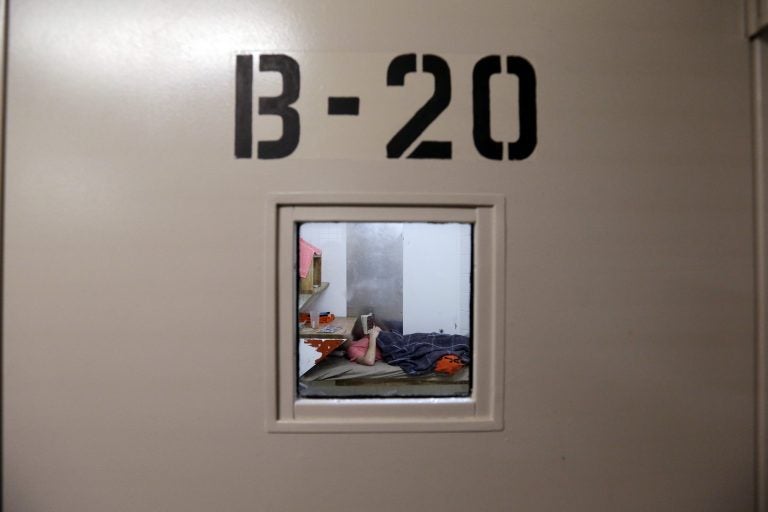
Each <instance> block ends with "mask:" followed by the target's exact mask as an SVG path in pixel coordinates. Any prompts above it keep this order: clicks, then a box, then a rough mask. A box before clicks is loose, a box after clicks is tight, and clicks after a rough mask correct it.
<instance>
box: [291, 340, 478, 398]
mask: <svg viewBox="0 0 768 512" xmlns="http://www.w3.org/2000/svg"><path fill="white" fill-rule="evenodd" d="M344 350H345V351H346V357H342V354H341V353H340V352H337V353H335V354H333V355H331V356H330V357H328V358H326V359H325V360H323V361H322V362H321V363H320V364H318V365H317V366H315V367H314V368H312V369H311V370H310V371H308V372H307V373H306V374H304V375H303V376H302V377H301V378H300V380H299V394H300V396H302V397H425V396H429V397H435V396H440V397H446V396H467V395H469V391H470V386H469V373H470V372H469V362H470V355H471V350H470V344H469V338H468V337H467V336H460V335H455V334H442V333H414V334H405V335H404V334H401V333H399V332H397V331H388V330H382V329H381V328H379V327H378V326H376V327H374V328H373V329H371V330H370V332H369V334H368V336H364V337H362V338H360V339H358V340H356V341H353V342H351V343H348V344H347V345H346V346H345V347H344Z"/></svg>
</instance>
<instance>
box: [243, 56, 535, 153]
mask: <svg viewBox="0 0 768 512" xmlns="http://www.w3.org/2000/svg"><path fill="white" fill-rule="evenodd" d="M421 63H422V72H424V73H429V74H431V75H433V76H434V78H435V85H434V92H433V94H432V96H431V97H430V98H429V100H427V102H426V103H425V104H424V105H423V106H422V107H421V108H420V109H419V110H418V111H417V112H416V113H415V114H414V115H413V117H411V119H410V120H409V121H408V122H407V123H406V124H405V125H404V126H403V127H402V128H401V129H400V130H399V131H398V132H397V133H396V134H395V135H394V136H393V137H392V138H391V139H390V141H389V142H388V143H387V146H386V150H387V158H400V157H402V156H403V154H404V153H405V151H406V149H408V147H409V146H410V145H411V144H413V143H414V142H415V141H416V139H417V138H419V136H420V135H421V134H422V133H424V131H425V130H426V129H427V128H428V127H429V125H430V124H432V122H433V121H434V120H435V119H437V117H438V116H439V115H440V114H441V113H442V112H443V111H444V110H445V109H446V108H447V107H448V105H450V103H451V70H450V67H449V66H448V63H447V62H446V61H445V60H444V59H443V58H442V57H440V56H437V55H429V54H428V55H423V56H422V62H421ZM416 64H417V56H416V54H415V53H408V54H403V55H398V56H397V57H395V58H394V59H392V61H391V62H390V63H389V66H388V68H387V85H388V86H403V85H405V77H406V75H408V74H409V73H415V72H416V71H417V70H416ZM259 71H273V72H277V73H280V74H281V76H282V81H283V91H282V94H280V95H279V96H268V97H265V96H261V97H259V111H258V112H259V115H273V116H279V117H280V118H281V119H282V123H283V133H282V137H280V138H279V139H277V140H260V141H258V145H257V156H258V158H259V159H274V158H284V157H287V156H289V155H290V154H291V153H293V152H294V150H295V149H296V147H297V146H298V145H299V137H300V134H301V121H300V116H299V113H298V111H297V110H296V109H295V108H293V107H292V106H291V105H292V104H293V103H295V102H296V100H298V99H299V93H300V90H301V73H300V70H299V64H298V62H296V60H294V59H293V58H292V57H290V56H288V55H282V54H263V55H260V56H259ZM501 71H502V57H501V56H499V55H489V56H487V57H483V58H482V59H480V60H479V61H477V63H476V64H475V67H474V70H473V71H472V135H473V139H474V142H475V148H477V151H478V153H480V154H481V155H482V156H484V157H485V158H489V159H491V160H501V159H502V158H503V143H502V142H500V141H496V140H494V139H493V138H492V137H491V101H490V80H491V76H492V75H495V74H499V73H501ZM506 72H507V73H508V74H510V75H515V76H517V78H518V116H519V119H518V122H519V134H520V135H519V137H518V140H517V141H515V142H508V143H507V154H508V158H509V159H510V160H523V159H525V158H527V157H528V156H530V155H531V153H533V150H534V149H535V148H536V142H537V139H536V130H537V127H536V73H535V72H534V70H533V67H532V66H531V64H530V63H529V62H528V61H527V60H526V59H524V58H522V57H517V56H508V57H506ZM252 97H253V56H252V55H238V56H237V64H236V97H235V157H237V158H251V157H252V153H253V149H252V146H253V135H252V116H253V98H252ZM452 155H453V145H452V143H451V142H450V141H433V140H423V141H421V142H420V143H419V144H418V145H417V146H416V148H415V149H414V150H413V151H412V152H411V153H410V154H409V155H408V156H407V158H436V159H450V158H451V157H452Z"/></svg>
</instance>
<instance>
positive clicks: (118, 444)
mask: <svg viewBox="0 0 768 512" xmlns="http://www.w3.org/2000/svg"><path fill="white" fill-rule="evenodd" d="M744 16H745V11H744V9H743V8H742V5H741V3H740V2H738V1H735V0H734V1H729V2H722V1H718V2H695V1H682V2H674V3H673V2H667V1H661V0H658V1H645V2H632V1H620V2H617V1H599V0H595V1H584V2H541V1H534V0H525V1H514V2H512V1H502V0H499V1H486V2H445V1H438V0H427V1H421V2H412V1H390V2H352V1H343V0H333V1H327V2H310V1H305V2H304V1H289V2H268V1H254V0H248V1H246V0H242V1H241V0H222V1H220V2H215V3H213V2H203V1H195V0H192V1H190V0H185V1H180V0H179V1H177V0H163V1H157V0H152V1H149V0H136V1H133V2H121V1H113V0H101V1H98V2H97V1H77V0H72V1H61V0H56V1H46V0H29V1H18V2H16V1H11V2H10V7H9V9H8V11H7V20H8V41H7V56H6V58H7V62H6V64H7V70H6V97H7V101H6V104H5V114H6V125H5V133H4V135H5V153H4V163H5V169H4V173H5V186H4V194H5V197H4V212H5V213H4V257H3V258H4V259H3V263H4V269H3V273H4V274H3V275H4V278H3V281H4V282H3V320H4V323H3V505H4V506H5V510H9V511H13V512H39V511H62V512H70V511H72V512H74V511H77V512H83V511H113V510H114V511H117V510H130V511H159V510H164V511H185V512H192V511H208V510H212V509H213V510H222V511H228V512H229V511H254V510H264V511H279V510H285V511H303V510H306V511H347V510H349V511H352V510H370V511H395V510H398V511H399V510H413V511H417V510H446V511H468V510H484V511H485V510H488V511H491V510H493V511H507V510H523V511H551V510H568V511H595V510H597V511H602V510H605V511H608V510H628V511H647V510H654V511H674V512H702V511H749V510H755V509H756V507H757V491H756V487H757V486H756V485H755V482H756V480H755V474H756V473H755V468H756V466H757V464H756V456H755V453H756V438H757V436H756V428H755V403H756V396H755V395H756V393H755V389H756V386H755V382H756V373H755V367H756V365H755V356H754V354H755V350H754V347H755V344H754V340H755V328H754V326H755V320H754V311H755V284H754V283H755V263H754V256H753V248H754V247H755V236H754V230H753V228H754V222H753V204H754V201H753V191H754V188H753V172H752V149H751V148H752V146H751V142H750V141H751V133H752V132H751V97H750V83H751V82H750V43H749V40H748V38H747V37H746V36H745V30H744ZM410 55H413V57H409V56H410ZM401 57H402V58H401ZM398 77H399V78H398ZM270 98H271V99H270ZM275 98H278V99H275ZM430 98H432V100H430ZM428 100H430V101H432V103H425V102H428ZM425 104H427V105H431V106H430V107H428V108H427V111H428V112H427V113H426V114H425V113H423V112H422V110H420V109H422V107H423V106H424V105H425ZM417 112H422V114H417ZM417 117H420V118H421V121H420V122H421V123H422V124H421V125H420V126H421V128H419V129H415V128H413V127H411V128H410V129H408V130H405V128H406V127H407V126H409V123H410V120H412V119H415V118H417ZM414 122H415V121H414ZM403 131H405V134H404V135H403V133H402V132H403ZM425 142H426V144H425ZM419 148H421V149H419ZM409 156H410V157H411V158H409ZM417 157H418V158H417ZM366 219H367V220H373V221H381V220H393V219H394V220H397V221H402V220H405V221H414V220H418V221H422V222H435V221H441V220H445V219H450V220H451V221H452V222H464V223H471V224H472V225H473V226H474V229H475V239H474V240H475V242H474V243H475V245H474V250H475V254H474V256H475V260H474V262H475V268H474V270H473V274H472V275H473V281H472V287H473V288H472V294H473V303H472V304H473V308H474V309H473V310H472V319H473V320H472V322H473V324H472V325H473V335H474V337H475V342H476V346H475V349H474V350H475V353H474V355H475V356H476V360H477V363H476V366H475V367H474V368H473V377H472V378H473V379H474V380H473V382H474V385H473V388H472V389H473V391H472V395H471V396H470V397H468V398H447V399H416V400H415V401H407V400H406V401H405V402H404V403H402V402H397V401H394V402H393V401H389V402H388V401H387V400H370V401H367V402H365V401H363V402H360V401H359V400H358V401H354V400H352V401H345V399H338V400H333V401H326V402H323V403H322V404H319V405H318V404H317V403H315V402H311V401H310V402H307V401H302V400H299V399H297V398H296V393H295V386H296V380H295V378H294V376H293V375H292V374H291V372H292V371H294V370H293V368H294V365H295V354H296V345H295V343H296V339H295V336H296V331H295V329H296V326H295V321H294V316H293V315H294V313H295V311H294V309H295V308H294V306H295V302H294V300H295V296H294V295H293V294H294V293H295V289H296V288H295V277H293V274H292V272H293V268H292V262H293V259H292V258H294V257H295V255H294V254H293V253H292V252H291V251H292V247H294V245H292V244H295V232H294V229H295V226H296V222H305V221H306V222H308V221H316V222H327V221H334V220H344V221H350V220H351V221H360V220H366Z"/></svg>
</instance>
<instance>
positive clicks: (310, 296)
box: [299, 283, 328, 311]
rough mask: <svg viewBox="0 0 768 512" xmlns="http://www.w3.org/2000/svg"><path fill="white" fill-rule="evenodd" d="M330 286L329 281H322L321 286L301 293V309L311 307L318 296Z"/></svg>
mask: <svg viewBox="0 0 768 512" xmlns="http://www.w3.org/2000/svg"><path fill="white" fill-rule="evenodd" d="M327 288H328V283H320V286H318V287H317V288H313V289H312V292H311V293H300V294H299V311H301V310H303V309H305V308H307V307H309V306H310V305H311V304H312V303H313V302H314V301H315V299H317V297H318V296H319V295H320V294H321V293H323V292H324V291H325V290H326V289H327Z"/></svg>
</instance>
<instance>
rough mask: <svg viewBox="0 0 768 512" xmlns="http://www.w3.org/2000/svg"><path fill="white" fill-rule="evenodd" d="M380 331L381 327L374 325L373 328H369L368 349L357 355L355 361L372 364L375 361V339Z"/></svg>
mask: <svg viewBox="0 0 768 512" xmlns="http://www.w3.org/2000/svg"><path fill="white" fill-rule="evenodd" d="M380 332H381V329H379V328H378V326H374V328H373V329H371V332H369V333H368V349H367V350H366V351H365V354H363V355H362V356H360V357H358V358H357V359H356V360H355V362H357V363H360V364H364V365H367V366H373V364H374V363H375V362H376V339H377V338H378V337H379V333H380Z"/></svg>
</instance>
